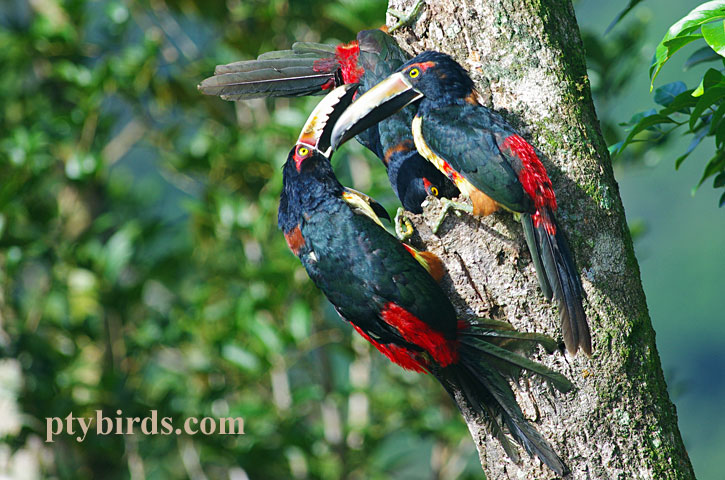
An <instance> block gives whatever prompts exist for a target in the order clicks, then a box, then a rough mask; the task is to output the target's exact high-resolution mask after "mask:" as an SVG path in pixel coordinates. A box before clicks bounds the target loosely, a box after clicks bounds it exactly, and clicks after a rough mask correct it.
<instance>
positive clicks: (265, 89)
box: [199, 30, 459, 237]
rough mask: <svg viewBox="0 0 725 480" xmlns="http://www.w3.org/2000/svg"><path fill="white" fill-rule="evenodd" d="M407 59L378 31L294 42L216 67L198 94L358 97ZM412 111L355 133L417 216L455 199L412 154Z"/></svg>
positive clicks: (400, 230) (448, 185)
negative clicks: (432, 200) (436, 200)
mask: <svg viewBox="0 0 725 480" xmlns="http://www.w3.org/2000/svg"><path fill="white" fill-rule="evenodd" d="M409 59H410V55H408V54H407V53H406V52H405V51H404V50H403V49H401V48H400V47H399V46H398V44H397V42H396V41H395V39H394V38H393V37H391V36H390V35H388V34H386V33H385V32H383V31H382V30H363V31H361V32H360V33H358V35H357V40H355V41H353V42H350V43H348V44H341V45H337V46H335V45H325V44H320V43H302V42H298V43H295V44H294V45H293V46H292V50H285V51H278V52H269V53H265V54H262V55H260V56H259V58H258V59H257V60H248V61H242V62H236V63H231V64H229V65H220V66H217V68H216V71H215V72H214V76H213V77H209V78H207V79H205V80H204V81H202V82H201V84H200V85H199V90H200V91H201V92H202V93H205V94H207V95H219V96H221V97H222V98H223V99H225V100H245V99H251V98H259V97H293V96H303V95H317V94H322V93H325V92H328V91H329V90H330V89H332V88H334V87H336V86H339V85H342V84H351V83H358V82H359V83H360V85H361V86H360V91H361V92H364V91H365V90H366V89H368V88H370V87H372V86H373V85H375V84H376V83H378V82H379V81H381V80H383V79H384V78H385V77H387V76H388V75H390V74H391V73H393V72H394V71H395V70H397V69H398V67H400V66H401V65H402V64H403V63H405V62H406V61H408V60H409ZM414 113H415V110H414V109H403V110H401V111H400V112H399V113H397V114H395V115H392V116H391V117H389V118H387V119H385V120H384V121H382V122H380V123H379V124H375V125H372V126H371V127H370V128H368V129H367V130H365V131H363V132H360V133H359V134H358V136H357V138H358V141H359V142H360V143H361V144H362V145H364V146H365V147H366V148H368V149H369V150H371V151H372V152H373V153H374V154H375V155H376V156H377V157H378V158H380V160H382V162H383V164H384V165H385V167H386V168H387V171H388V179H389V180H390V185H391V186H392V188H393V191H394V192H395V194H396V196H397V197H398V199H399V200H400V203H401V204H402V205H403V207H405V209H406V210H408V211H410V212H413V213H421V212H422V208H421V204H422V203H423V201H424V200H425V199H426V197H427V196H428V195H433V196H438V197H441V198H455V197H457V196H458V194H459V192H458V189H457V188H456V187H455V186H454V185H453V183H451V182H450V181H449V180H448V178H447V177H446V176H445V175H442V174H441V173H440V172H439V171H438V170H437V169H436V168H435V167H434V166H433V165H431V164H430V163H429V162H427V161H426V160H425V159H424V158H422V157H421V156H420V155H419V154H418V152H417V151H416V149H415V145H414V143H413V135H412V132H411V130H410V124H411V121H412V120H413V115H414ZM396 231H397V232H398V234H399V236H401V237H402V236H403V231H405V233H406V234H407V235H409V234H410V233H412V226H410V225H409V224H408V225H406V226H404V225H403V224H402V218H401V212H398V215H396Z"/></svg>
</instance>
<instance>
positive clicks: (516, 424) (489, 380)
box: [432, 324, 572, 476]
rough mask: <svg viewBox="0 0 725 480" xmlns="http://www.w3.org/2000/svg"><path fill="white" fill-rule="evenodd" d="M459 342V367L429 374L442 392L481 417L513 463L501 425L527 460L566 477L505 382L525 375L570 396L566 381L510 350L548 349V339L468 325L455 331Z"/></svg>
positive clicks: (513, 453) (513, 454)
mask: <svg viewBox="0 0 725 480" xmlns="http://www.w3.org/2000/svg"><path fill="white" fill-rule="evenodd" d="M459 341H460V345H459V355H460V357H459V361H458V363H456V364H453V365H449V366H447V367H445V368H442V369H438V370H433V371H432V373H433V374H434V375H435V376H436V378H437V379H438V380H439V381H440V382H441V384H442V385H443V387H444V388H445V389H446V391H448V393H449V394H450V395H451V397H453V399H454V400H458V399H460V398H461V397H462V398H463V399H465V402H466V403H467V404H468V406H469V407H470V408H471V409H473V410H474V411H476V412H477V413H478V414H479V415H482V416H483V418H484V419H485V420H486V421H487V423H488V426H489V428H490V430H491V433H492V434H493V435H494V436H495V437H496V438H497V439H498V440H499V441H500V442H501V445H502V446H503V448H504V450H505V451H506V453H507V455H508V456H509V457H511V459H512V460H513V461H514V462H518V461H519V457H518V453H517V451H516V448H515V447H514V446H513V445H512V443H511V441H510V440H509V438H508V437H507V436H506V433H505V431H504V428H503V425H505V426H506V429H507V430H508V432H509V433H510V434H511V436H512V437H513V439H514V440H515V441H516V442H517V443H519V444H520V445H521V446H522V447H524V449H525V450H526V451H527V452H528V453H529V455H532V456H534V455H535V456H537V457H538V458H539V459H541V461H542V462H544V463H545V464H546V465H548V466H549V468H551V469H552V470H553V471H554V472H556V473H557V474H558V475H561V476H563V475H565V474H566V473H568V471H569V469H568V467H567V466H566V465H565V464H564V462H563V461H562V460H561V458H559V456H558V455H557V454H556V453H555V452H554V450H553V448H552V447H551V445H549V443H548V442H547V441H546V440H544V438H543V437H542V436H541V435H540V434H539V433H538V432H537V431H536V429H535V428H534V427H533V426H532V425H531V424H530V423H529V422H528V421H527V420H526V419H525V418H524V415H523V413H522V412H521V408H520V407H519V405H518V403H517V402H516V397H515V396H514V393H513V391H512V390H511V387H510V385H509V383H508V381H507V380H506V378H507V377H512V378H517V377H518V376H519V375H520V373H521V372H522V371H524V370H526V371H529V372H531V373H535V374H537V375H539V376H541V377H542V378H544V379H546V380H547V381H548V382H549V383H550V384H551V385H552V386H554V387H555V388H557V389H558V390H560V391H562V392H566V391H569V390H570V389H571V388H572V384H571V383H570V382H569V380H567V379H566V377H564V376H563V375H561V374H559V373H556V372H554V371H552V370H550V369H548V368H547V367H545V366H543V365H541V364H538V363H536V362H534V361H532V360H529V359H527V358H525V357H523V356H521V355H519V354H517V353H514V352H512V351H511V350H510V348H511V347H512V346H514V345H515V346H520V345H521V344H522V343H523V344H525V343H531V342H536V343H542V344H544V346H549V344H550V343H551V340H550V339H548V337H543V336H540V335H531V334H522V333H519V332H516V331H514V330H511V329H504V330H501V329H499V328H493V329H491V328H489V326H488V325H484V324H472V325H471V326H469V327H468V328H467V329H464V330H460V331H459ZM512 342H513V343H512ZM459 406H460V405H459Z"/></svg>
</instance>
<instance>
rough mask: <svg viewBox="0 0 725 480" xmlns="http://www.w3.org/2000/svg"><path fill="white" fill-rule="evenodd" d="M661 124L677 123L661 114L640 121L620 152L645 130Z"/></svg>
mask: <svg viewBox="0 0 725 480" xmlns="http://www.w3.org/2000/svg"><path fill="white" fill-rule="evenodd" d="M661 123H677V122H675V121H674V120H672V119H671V118H670V117H668V116H666V115H660V114H657V113H656V114H654V115H650V116H648V117H644V118H643V119H642V120H640V121H639V123H638V124H637V125H635V126H634V128H632V131H630V132H629V135H627V138H626V139H625V140H624V142H623V143H622V147H621V148H620V151H621V150H622V149H624V147H626V146H627V145H629V144H630V143H632V140H633V139H634V137H635V136H636V135H637V134H638V133H640V132H641V131H643V130H646V129H651V128H652V127H654V126H655V125H659V124H661Z"/></svg>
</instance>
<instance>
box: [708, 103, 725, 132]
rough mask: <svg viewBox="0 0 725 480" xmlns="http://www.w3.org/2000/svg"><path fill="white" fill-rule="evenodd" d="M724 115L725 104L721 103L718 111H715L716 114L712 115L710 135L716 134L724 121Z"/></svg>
mask: <svg viewBox="0 0 725 480" xmlns="http://www.w3.org/2000/svg"><path fill="white" fill-rule="evenodd" d="M723 115H725V103H721V104H720V106H719V107H717V110H715V113H713V114H712V118H711V119H710V131H709V132H707V133H708V135H713V134H714V133H715V131H716V130H717V127H718V125H720V120H722V117H723Z"/></svg>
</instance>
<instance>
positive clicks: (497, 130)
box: [332, 51, 592, 354]
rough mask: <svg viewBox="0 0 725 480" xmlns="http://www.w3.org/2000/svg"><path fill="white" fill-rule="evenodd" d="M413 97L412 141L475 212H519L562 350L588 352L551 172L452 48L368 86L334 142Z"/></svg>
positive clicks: (579, 294) (343, 118) (423, 57)
mask: <svg viewBox="0 0 725 480" xmlns="http://www.w3.org/2000/svg"><path fill="white" fill-rule="evenodd" d="M411 103H415V105H416V106H417V112H416V114H415V117H414V118H413V121H412V122H411V126H412V131H413V138H414V141H415V146H416V148H417V150H418V153H420V154H421V155H422V156H424V157H425V158H426V159H428V160H429V161H430V162H431V163H432V164H433V165H435V166H436V167H437V168H438V169H439V170H440V171H441V172H442V173H444V174H445V175H447V176H448V177H449V178H450V179H451V180H452V181H453V183H455V184H456V186H457V187H458V189H459V190H460V191H461V192H462V193H463V194H465V195H466V196H468V197H469V198H470V199H471V202H472V204H473V207H472V208H471V207H468V211H472V213H473V214H474V215H488V214H490V213H492V212H494V211H496V210H498V209H499V208H503V209H505V210H509V211H511V212H514V213H515V214H518V215H519V216H520V218H521V223H522V225H523V229H524V234H525V236H526V242H527V244H528V246H529V250H530V252H531V257H532V259H533V261H534V266H535V267H536V272H537V276H538V278H539V283H540V285H541V288H542V291H543V293H544V295H545V296H546V297H547V298H548V299H551V298H552V295H553V297H554V298H555V299H556V300H557V301H558V305H559V312H560V315H561V328H562V333H563V337H564V343H565V345H566V348H567V350H568V351H569V352H570V353H572V354H575V353H576V352H577V350H578V349H579V348H581V349H582V350H583V351H584V352H585V353H587V354H591V351H592V345H591V336H590V333H589V325H588V324H587V319H586V315H585V313H584V308H583V306H582V286H581V280H580V278H579V275H578V273H577V270H576V267H575V264H574V261H573V259H572V256H571V253H570V251H569V245H568V243H567V241H566V238H565V237H564V235H563V233H562V231H561V229H559V228H558V226H557V224H556V220H555V218H554V211H555V210H556V208H557V205H556V196H555V195H554V190H553V188H552V184H551V180H550V179H549V176H548V174H547V173H546V169H545V168H544V165H543V164H542V163H541V161H540V160H539V157H538V155H537V153H536V151H535V149H534V148H533V147H532V146H531V145H530V144H529V143H528V142H527V141H526V140H524V138H523V137H521V135H519V134H518V133H517V132H516V130H514V128H513V127H512V126H511V125H509V124H508V123H507V122H506V120H504V119H503V117H501V116H500V115H499V114H497V113H496V112H494V111H492V110H490V109H489V108H486V107H485V106H483V105H481V103H480V102H479V95H478V93H477V92H476V90H475V89H474V86H473V81H472V80H471V78H470V77H469V75H468V72H466V70H465V69H464V68H463V67H461V66H460V65H459V64H458V63H457V62H456V61H455V60H453V59H452V58H451V57H450V56H448V55H446V54H444V53H439V52H433V51H428V52H423V53H421V54H420V55H418V56H417V57H415V58H413V59H412V60H410V61H408V62H407V63H405V64H404V65H403V66H402V67H401V68H400V69H399V70H398V72H396V73H394V74H392V75H391V76H389V77H388V78H387V79H385V80H384V81H382V82H381V83H379V84H378V85H376V86H375V87H372V88H371V89H369V90H368V91H367V92H366V93H365V94H364V95H362V96H361V97H360V98H358V99H357V101H356V102H355V103H353V105H352V106H351V107H350V108H348V109H347V110H346V111H345V113H344V114H343V115H342V116H341V118H340V120H339V121H338V122H337V125H336V126H335V130H334V132H333V138H332V142H333V144H334V145H338V144H339V143H341V142H344V141H345V140H347V139H348V138H351V136H352V135H353V134H354V133H355V132H356V131H360V130H363V129H366V128H369V126H370V125H372V124H374V122H376V121H379V120H380V119H381V118H386V116H388V115H391V114H392V113H394V112H396V111H397V110H398V109H400V108H401V107H403V106H406V105H409V104H411Z"/></svg>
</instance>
